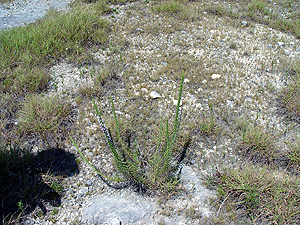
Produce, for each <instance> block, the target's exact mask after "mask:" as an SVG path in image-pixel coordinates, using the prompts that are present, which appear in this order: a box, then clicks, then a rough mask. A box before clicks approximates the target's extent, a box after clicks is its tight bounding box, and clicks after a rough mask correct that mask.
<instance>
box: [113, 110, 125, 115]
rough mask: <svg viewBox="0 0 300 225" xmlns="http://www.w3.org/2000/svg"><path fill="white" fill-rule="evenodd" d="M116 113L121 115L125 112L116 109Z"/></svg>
mask: <svg viewBox="0 0 300 225" xmlns="http://www.w3.org/2000/svg"><path fill="white" fill-rule="evenodd" d="M115 113H116V114H119V115H123V114H124V113H122V112H121V111H115Z"/></svg>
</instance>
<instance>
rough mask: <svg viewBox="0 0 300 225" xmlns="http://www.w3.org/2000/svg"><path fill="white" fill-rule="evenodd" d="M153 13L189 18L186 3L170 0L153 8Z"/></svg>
mask: <svg viewBox="0 0 300 225" xmlns="http://www.w3.org/2000/svg"><path fill="white" fill-rule="evenodd" d="M152 9H153V11H155V12H158V13H167V14H169V15H177V16H179V17H182V18H187V17H188V9H187V6H186V5H185V4H184V1H180V0H168V1H163V2H161V3H160V4H158V5H155V6H153V8H152Z"/></svg>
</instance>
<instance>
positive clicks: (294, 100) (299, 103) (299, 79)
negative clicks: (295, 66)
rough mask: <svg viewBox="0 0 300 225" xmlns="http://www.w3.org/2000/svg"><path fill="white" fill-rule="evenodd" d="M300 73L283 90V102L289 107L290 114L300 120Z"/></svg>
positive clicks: (292, 117)
mask: <svg viewBox="0 0 300 225" xmlns="http://www.w3.org/2000/svg"><path fill="white" fill-rule="evenodd" d="M299 96H300V75H299V74H298V73H297V75H296V77H295V78H294V79H293V80H292V82H290V83H289V85H288V86H287V87H286V88H285V89H284V90H283V93H282V102H283V105H284V106H285V108H286V109H287V113H288V116H289V117H290V118H291V119H293V120H296V121H298V122H300V99H299Z"/></svg>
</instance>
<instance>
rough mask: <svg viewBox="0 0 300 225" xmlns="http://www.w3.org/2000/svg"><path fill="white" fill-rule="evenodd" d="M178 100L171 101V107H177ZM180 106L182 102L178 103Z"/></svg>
mask: <svg viewBox="0 0 300 225" xmlns="http://www.w3.org/2000/svg"><path fill="white" fill-rule="evenodd" d="M177 104H178V100H173V105H175V106H177ZM180 106H182V101H181V102H180Z"/></svg>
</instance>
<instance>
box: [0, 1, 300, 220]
mask: <svg viewBox="0 0 300 225" xmlns="http://www.w3.org/2000/svg"><path fill="white" fill-rule="evenodd" d="M4 1H5V0H4ZM0 2H1V1H0ZM2 2H3V1H2ZM129 2H130V4H128V7H127V6H126V4H127V3H129ZM119 4H120V5H119ZM121 5H122V6H121ZM124 5H125V6H126V7H123V6H124ZM299 15H300V10H299V2H298V1H296V0H287V1H279V0H272V1H266V0H249V1H241V0H234V1H233V0H229V1H227V2H226V3H224V2H221V1H219V2H218V1H208V0H200V1H186V0H167V1H156V0H154V1H148V0H147V1H140V2H135V1H125V0H111V1H104V0H103V1H102V0H95V1H94V0H91V1H90V0H87V1H86V0H82V1H75V2H73V3H72V5H71V9H70V10H67V11H65V12H58V11H55V10H50V12H49V13H48V14H47V16H46V17H44V18H43V19H41V20H39V21H37V22H35V23H32V24H29V25H27V26H24V27H16V28H12V29H8V30H3V31H0V170H1V171H0V172H1V173H0V189H1V190H0V197H1V199H0V201H1V205H0V218H1V220H2V221H1V222H2V223H6V224H8V223H18V222H19V223H20V222H22V218H23V217H24V216H26V215H27V214H28V213H31V212H32V211H33V210H34V208H35V207H36V206H37V205H38V204H39V202H40V201H52V202H53V201H55V200H57V199H59V198H60V194H61V192H62V191H63V185H62V183H61V182H60V180H61V179H63V178H62V177H61V176H58V175H60V174H59V173H60V172H62V170H57V169H55V167H49V165H51V166H52V165H55V163H54V162H55V161H57V165H56V167H59V165H62V164H63V163H62V162H63V160H62V158H64V156H65V155H64V154H63V153H62V157H59V158H58V159H56V158H55V157H53V154H54V155H55V154H58V152H60V153H61V151H60V150H58V149H56V150H57V151H58V152H57V151H56V150H55V151H54V152H52V153H53V154H43V153H42V152H44V150H45V149H46V151H47V150H49V151H50V150H51V149H49V147H57V146H60V147H62V146H67V147H70V145H71V143H70V141H69V138H68V137H69V135H71V136H72V137H74V140H76V143H78V150H79V151H80V154H82V156H83V158H84V159H85V160H86V162H88V164H92V162H93V163H94V162H95V160H96V161H97V160H98V161H99V163H98V165H103V168H102V167H100V169H99V168H98V167H97V168H96V167H93V168H94V169H95V171H97V172H99V173H100V175H101V176H102V178H104V180H105V178H108V177H114V176H115V175H118V176H119V177H118V178H120V179H119V180H121V179H122V180H125V181H129V182H131V184H134V185H133V186H135V187H136V188H137V189H138V190H140V191H145V190H148V191H149V192H152V193H154V192H157V193H163V194H162V195H164V194H166V197H165V198H166V199H168V198H169V196H170V195H169V193H170V192H171V193H172V192H173V191H175V190H177V189H176V188H177V187H179V186H176V185H177V184H179V183H180V180H178V178H179V176H178V173H177V172H178V170H177V169H178V165H179V163H185V162H187V163H188V165H191V166H194V167H195V168H197V169H198V170H199V171H198V172H199V174H207V173H208V174H213V175H212V176H208V177H207V179H206V184H207V185H208V186H211V187H212V188H214V189H216V190H217V192H218V199H217V200H216V201H214V202H213V203H212V204H213V205H214V206H215V209H212V211H213V212H214V214H213V215H211V218H209V219H211V220H212V221H213V223H214V224H224V223H231V221H234V222H236V223H237V224H238V223H243V222H245V221H246V222H245V223H246V224H247V223H262V224H264V223H271V224H273V223H274V224H295V223H296V222H298V221H299V219H300V211H299V208H300V206H299V199H300V196H299V185H300V184H299V179H298V180H297V179H296V178H295V177H294V176H298V175H299V173H300V172H299V171H300V169H299V168H300V158H299V155H300V141H299V135H298V133H299V122H300V102H299V96H300V76H299V74H300V66H299V65H300V64H299V62H297V58H299V53H298V52H297V49H298V48H299V37H300V19H299ZM279 31H283V32H285V33H287V34H289V35H286V34H284V33H280V32H279ZM65 63H67V64H68V65H71V66H70V67H68V68H72V69H68V70H67V71H63V72H62V74H59V73H58V74H57V72H56V71H54V72H53V70H52V68H53V65H57V64H63V65H64V64H65ZM61 68H63V67H61ZM77 72H78V73H77ZM52 73H56V74H55V76H56V75H57V76H60V77H59V78H61V82H58V83H57V82H56V80H54V79H55V78H54V75H53V74H52ZM77 74H78V76H77V77H79V78H76V79H78V80H76V82H75V81H74V83H76V85H80V87H79V88H77V86H76V87H75V86H74V87H71V91H69V92H67V91H61V92H60V91H58V90H62V88H61V89H59V88H57V87H58V86H59V87H64V86H65V85H66V86H67V84H68V83H67V82H72V79H75V78H73V77H72V76H73V75H74V76H75V75H77ZM182 74H185V80H184V85H185V89H186V90H187V91H185V92H183V94H182V96H181V95H179V98H177V97H178V95H177V94H178V93H177V90H178V89H181V88H182V85H183V84H182V82H181V86H180V87H179V86H178V84H179V81H180V79H181V75H182ZM213 75H217V76H213ZM63 76H66V77H67V76H68V78H70V80H69V81H67V79H64V78H65V77H63ZM58 80H59V79H58ZM53 82H54V85H53V86H55V90H52V89H51V88H50V85H49V84H52V83H53ZM55 82H56V83H55ZM63 82H65V83H63ZM81 84H83V85H81ZM72 88H74V90H72ZM50 89H51V90H50ZM152 91H156V92H158V93H159V94H160V95H161V97H158V98H156V99H152V98H151V97H149V96H150V93H151V92H152ZM112 98H113V99H114V100H113V104H114V105H113V109H112V110H111V109H110V107H109V106H110V102H111V99H112ZM91 99H94V100H95V102H97V106H98V107H99V108H101V109H102V113H101V115H100V113H99V112H97V116H100V117H99V118H100V122H101V121H102V122H103V124H104V121H105V122H106V125H109V127H110V128H111V130H108V129H105V128H106V127H105V125H103V124H101V125H102V127H101V126H100V127H99V122H98V120H97V119H96V118H95V116H94V113H91V112H92V110H94V106H95V105H92V104H91ZM176 99H178V100H179V101H178V100H177V101H176ZM278 99H279V100H278ZM277 100H278V102H277ZM180 102H181V103H182V105H179V104H180ZM277 103H278V104H277ZM71 104H72V105H74V108H75V110H74V111H73V106H72V107H71ZM174 105H176V106H177V108H176V111H175V112H173V111H172V109H173V108H174ZM179 108H180V109H182V113H180V112H179ZM279 108H280V109H279ZM212 109H213V110H212ZM282 109H283V110H282ZM278 111H280V113H281V112H283V113H284V115H286V117H281V116H282V114H280V113H278ZM206 112H207V113H206ZM74 114H75V115H76V116H75V117H74V118H73V119H74V120H76V123H73V121H68V119H70V115H74ZM112 114H113V115H114V118H113V119H110V116H109V115H112ZM161 115H164V117H163V118H167V122H166V123H165V126H162V123H160V121H161V120H160V116H161ZM170 118H176V119H175V121H174V122H173V124H172V120H170ZM73 119H72V120H73ZM181 119H182V120H183V121H184V122H183V123H181V125H180V128H182V130H183V131H184V134H178V136H177V132H178V130H179V124H180V122H181ZM169 121H170V122H169ZM185 122H186V123H185ZM260 124H261V125H260ZM170 127H173V133H172V132H171V129H170ZM266 127H267V128H266ZM101 130H102V131H104V132H105V134H104V137H105V139H106V141H107V142H108V144H109V145H110V146H109V147H110V149H111V152H110V153H109V151H107V149H106V148H105V147H103V146H104V143H101V141H100V140H101V137H102V138H103V135H102V136H101ZM220 131H221V132H220ZM68 132H70V134H68ZM190 134H192V135H193V137H192V139H193V141H192V142H191V143H190V139H189V137H190ZM295 136H296V137H295ZM285 138H286V140H288V141H286V140H285ZM175 142H176V143H175ZM41 143H42V144H41ZM153 143H158V144H157V145H154V144H153ZM163 143H164V144H163ZM237 143H238V144H237ZM45 144H46V145H45ZM188 144H191V149H192V151H191V152H189V154H187V156H186V158H185V160H186V161H182V159H181V158H180V156H182V157H183V156H185V153H186V152H185V151H186V150H187V146H188ZM94 146H98V148H97V149H95V148H94ZM182 146H183V147H182ZM70 149H71V148H70ZM52 150H53V149H52ZM180 150H181V151H180ZM62 151H63V150H62ZM70 151H71V150H70ZM89 151H90V152H89ZM33 152H35V153H33ZM87 153H89V154H87ZM92 153H95V154H94V158H93V157H92V156H91V154H92ZM84 155H86V158H85V157H84ZM69 157H71V158H72V160H73V161H74V163H75V164H76V163H80V166H81V167H82V168H84V166H85V164H86V163H85V162H84V161H83V160H82V161H81V158H80V157H77V158H76V159H75V157H74V156H72V155H71V156H69ZM241 162H242V163H241ZM46 165H47V166H46ZM113 166H116V167H117V169H118V170H119V171H117V170H115V169H112V171H108V174H106V173H104V172H103V173H102V171H103V170H104V171H105V172H107V171H106V169H107V168H112V167H113ZM71 167H72V166H70V168H71ZM70 168H69V169H70ZM215 168H217V170H215ZM70 170H71V171H72V172H74V171H75V170H76V166H75V167H72V169H70ZM120 172H121V173H120ZM68 174H71V173H68ZM91 176H92V175H91ZM114 178H115V177H114ZM106 180H107V179H106ZM16 184H17V185H16ZM83 184H84V182H83V181H81V185H83ZM137 189H136V190H137ZM89 194H90V193H89ZM166 209H169V208H168V206H166ZM198 209H199V208H197V207H196V206H191V207H190V206H187V207H186V209H185V210H184V211H183V212H184V213H185V214H184V213H183V214H184V215H185V216H186V217H188V218H189V220H191V221H192V222H194V221H197V219H200V217H203V214H202V213H201V212H200V211H198ZM59 210H60V209H59V208H54V209H52V210H51V211H50V214H52V215H51V216H50V217H49V218H50V219H49V220H51V221H53V222H57V220H56V217H55V216H56V215H57V214H59ZM163 212H164V214H165V215H166V216H172V214H169V210H166V211H163ZM183 214H182V215H183ZM34 217H35V218H36V217H40V219H42V218H47V217H44V215H43V212H42V211H39V212H38V213H37V214H36V215H34ZM37 219H39V218H37ZM68 222H69V221H68ZM70 223H71V222H70ZM77 223H79V222H78V221H77ZM162 223H164V222H162ZM195 224H197V222H195Z"/></svg>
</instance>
